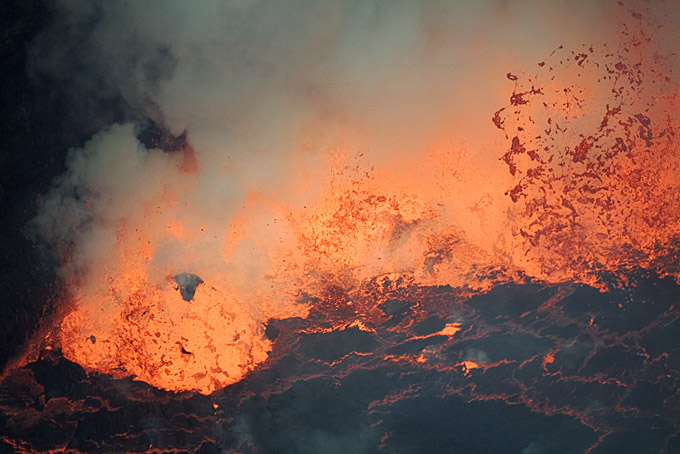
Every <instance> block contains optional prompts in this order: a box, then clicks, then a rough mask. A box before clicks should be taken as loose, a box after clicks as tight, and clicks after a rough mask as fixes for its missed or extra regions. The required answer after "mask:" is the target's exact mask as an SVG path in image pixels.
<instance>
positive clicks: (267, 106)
mask: <svg viewBox="0 0 680 454" xmlns="http://www.w3.org/2000/svg"><path fill="white" fill-rule="evenodd" d="M128 6H129V7H130V8H131V9H130V10H129V11H128V10H124V11H123V10H121V9H120V7H119V6H116V5H109V6H104V5H102V6H101V8H100V9H99V10H97V11H94V12H93V11H87V10H83V11H79V14H81V16H78V15H76V16H74V17H75V19H74V21H76V22H77V21H78V20H80V21H81V22H82V23H75V24H72V26H73V27H74V29H75V30H77V31H78V30H81V29H79V28H78V27H79V26H83V27H84V25H83V24H86V23H87V24H90V25H91V24H92V23H94V24H95V25H94V28H92V29H91V30H90V35H88V36H89V38H90V39H91V41H88V42H89V43H97V42H100V43H102V42H106V43H108V44H110V45H108V44H107V45H102V46H101V47H99V48H96V49H95V51H96V52H95V54H96V55H97V56H98V58H99V60H98V61H99V63H91V64H92V65H93V66H92V67H89V68H88V69H89V70H90V71H91V72H92V73H93V74H94V75H99V76H101V75H102V71H103V69H102V68H103V67H100V66H99V64H100V63H101V61H105V62H106V61H108V62H110V63H111V65H113V67H114V68H116V71H114V72H112V73H111V74H108V75H107V76H106V77H104V79H103V80H104V81H105V82H103V83H105V84H109V85H110V86H109V85H107V88H111V86H115V87H117V89H118V90H119V91H120V93H119V94H120V96H122V98H123V99H124V100H125V103H126V106H127V107H128V108H129V109H130V111H131V112H133V113H131V114H130V115H128V118H127V120H128V121H126V122H124V123H122V124H116V125H112V126H110V127H109V128H108V129H106V130H104V131H101V132H99V133H98V134H96V135H95V136H93V137H92V138H91V140H89V141H88V142H87V143H86V144H84V146H82V147H80V148H74V149H73V150H71V152H70V154H69V157H68V160H67V167H68V171H67V172H66V174H64V175H63V176H62V177H60V178H59V179H58V180H57V181H55V183H54V186H53V189H52V191H51V192H50V193H49V194H48V195H47V196H46V197H44V202H43V205H42V207H41V211H40V216H39V217H38V219H36V221H35V226H36V229H37V230H38V231H39V232H40V234H41V235H42V236H43V237H44V238H45V240H46V241H47V242H48V243H50V244H51V245H53V246H54V248H55V250H57V251H58V253H59V256H60V260H61V275H62V277H63V279H64V282H65V284H66V291H65V292H64V295H63V301H62V305H63V308H64V309H63V313H64V314H65V315H64V316H63V318H62V319H60V320H58V322H57V323H56V326H54V327H53V328H52V330H51V331H50V333H49V334H48V335H47V339H48V342H49V343H51V348H60V349H61V351H62V352H63V355H64V356H65V357H66V358H68V359H70V360H72V361H74V362H77V363H78V364H81V365H82V366H83V367H85V368H86V370H88V371H93V372H100V373H105V374H111V375H113V376H114V377H126V376H134V377H135V378H136V379H138V380H142V381H145V382H147V383H150V384H152V385H153V386H156V387H159V388H163V389H166V390H172V391H181V390H194V391H198V392H200V393H203V394H208V393H211V392H213V391H215V390H217V389H221V388H224V387H225V386H227V385H230V384H234V383H236V382H238V381H240V380H242V379H243V378H244V377H245V376H246V375H247V374H248V373H250V372H251V371H253V370H254V369H255V368H257V367H258V366H261V365H263V364H264V363H265V362H266V360H267V358H268V355H269V353H270V352H271V350H272V345H273V339H272V338H271V336H268V335H267V332H266V331H267V328H266V327H267V323H268V322H269V321H270V320H281V319H287V318H293V317H300V318H304V317H307V316H308V315H309V314H310V313H313V314H315V315H314V316H315V317H320V316H324V317H326V318H327V319H329V320H330V319H332V320H334V321H335V322H337V323H339V324H340V325H341V326H349V324H351V323H355V325H352V326H358V327H363V328H362V329H369V328H367V326H368V324H370V321H371V320H370V319H371V317H372V316H375V311H377V307H373V308H372V307H369V306H370V304H369V303H367V302H366V301H364V302H363V303H361V304H364V306H365V307H363V308H362V309H361V310H359V311H357V310H353V311H348V312H347V314H348V315H346V316H344V315H342V314H344V313H345V312H343V310H342V307H343V306H352V305H357V304H359V302H357V300H356V298H355V296H353V295H354V294H353V292H354V291H355V290H353V289H358V288H362V286H366V285H367V284H366V283H367V282H371V281H372V280H375V279H376V278H380V277H381V276H382V277H384V276H390V279H391V280H392V281H393V280H395V279H398V278H399V279H405V280H407V281H408V282H410V283H411V285H416V286H444V285H447V286H450V287H451V288H454V289H457V291H459V292H461V294H465V295H472V294H475V293H480V292H483V291H487V290H489V289H490V288H492V287H493V286H494V285H496V284H498V283H503V282H513V281H514V282H524V281H526V280H527V279H529V280H533V281H537V282H544V283H550V284H553V283H561V282H565V281H574V282H581V283H587V284H590V285H594V286H598V287H600V288H602V289H605V288H607V287H608V286H612V285H613V286H616V285H620V284H621V282H623V281H624V280H625V271H626V270H629V269H631V268H632V267H641V268H645V269H649V270H652V271H654V272H658V273H661V274H662V275H672V276H676V277H677V276H678V268H677V259H676V256H677V246H678V238H679V235H680V224H679V222H680V221H678V219H680V216H678V215H679V214H680V198H679V196H678V194H680V188H679V187H678V186H680V180H679V179H678V175H679V174H680V173H679V172H680V154H678V152H677V149H678V138H677V135H676V134H677V127H678V119H679V111H678V107H677V102H676V101H677V96H678V81H677V77H676V76H675V75H674V74H673V73H672V70H673V69H674V67H675V66H677V62H676V60H675V59H674V54H672V52H671V47H670V46H671V43H670V42H668V34H667V33H665V30H666V29H665V28H663V27H664V25H659V23H658V22H657V21H656V19H653V18H652V17H653V16H652V12H649V11H647V12H643V13H637V12H634V13H631V10H630V9H628V8H627V7H623V6H611V7H607V8H603V9H602V11H601V10H600V9H597V8H596V9H597V11H591V10H590V9H588V10H587V11H586V12H588V13H592V14H593V17H592V18H590V19H587V18H585V17H584V18H583V21H585V22H584V23H587V24H590V25H592V30H591V33H590V34H587V35H586V36H588V39H589V40H590V41H592V42H589V43H587V44H586V45H585V46H584V47H578V46H579V45H580V44H574V43H575V42H579V39H581V38H583V37H582V36H580V35H579V34H578V33H573V34H568V35H567V37H568V41H569V43H566V44H565V45H564V46H560V47H559V48H556V49H555V50H554V52H552V53H550V50H551V49H552V48H551V49H549V50H545V49H540V50H539V49H535V48H526V47H522V45H523V44H522V42H520V41H521V40H520V41H518V43H517V46H518V47H517V48H511V49H508V50H506V51H503V52H501V51H499V49H500V48H501V43H502V42H503V40H505V39H507V36H505V35H504V33H506V32H508V31H509V30H508V29H507V27H506V28H503V27H502V26H500V25H499V24H500V23H501V22H502V20H501V18H502V17H503V15H502V14H501V12H500V10H502V7H501V6H499V7H498V8H500V9H498V8H495V7H492V6H490V4H489V5H486V6H480V7H478V8H479V11H476V10H475V11H476V13H478V14H481V15H486V14H488V15H489V16H488V17H490V18H492V22H493V24H492V25H487V26H484V27H481V28H480V29H477V30H466V29H465V26H464V24H459V26H460V30H461V31H460V33H462V34H470V35H473V36H474V37H475V39H476V40H477V41H475V43H476V44H475V45H474V46H471V47H469V46H467V45H461V44H460V43H459V42H458V41H457V39H459V36H457V35H456V34H455V33H452V34H450V33H449V32H447V27H448V25H447V24H448V22H447V20H449V19H450V20H453V21H456V23H458V22H460V21H459V18H457V17H458V16H457V15H456V12H455V11H454V10H455V8H454V9H452V10H449V9H447V8H445V7H442V8H444V10H445V14H443V15H440V14H439V13H438V10H437V8H435V7H434V6H431V7H430V6H423V7H422V8H419V7H416V6H415V5H400V6H398V7H395V8H394V9H387V10H385V9H382V8H378V7H375V8H373V9H371V8H370V7H358V6H357V7H356V8H354V9H353V8H349V7H347V8H345V7H343V6H341V5H339V4H338V5H336V6H334V7H329V8H321V7H317V6H314V7H310V8H311V9H310V10H309V11H308V19H309V20H307V19H305V18H304V17H300V16H296V15H294V14H293V13H292V12H286V11H276V14H275V15H274V16H272V15H271V14H274V13H273V12H265V13H262V12H261V13H262V14H260V15H257V14H255V13H254V12H253V11H250V10H249V9H248V8H246V7H245V6H243V7H236V6H234V7H233V11H232V10H230V11H229V14H226V15H225V14H221V13H220V12H219V11H217V12H215V16H211V14H204V12H199V11H193V12H192V13H191V14H189V15H188V16H187V17H183V16H182V15H181V14H178V12H177V11H174V12H173V14H171V13H170V12H169V11H171V10H172V9H169V10H168V11H167V12H163V11H165V10H164V8H162V7H161V8H159V9H160V10H162V11H161V12H160V14H161V16H162V17H161V18H160V19H159V20H158V21H156V22H155V21H151V22H150V23H143V20H142V19H141V18H143V17H148V14H149V11H147V10H146V7H145V6H141V5H139V6H137V5H136V6H131V5H128ZM365 8H368V10H365ZM564 8H566V6H565V7H564ZM598 8H599V7H598ZM180 9H181V8H180ZM218 9H219V8H218ZM636 11H637V10H636ZM137 13H139V14H137ZM208 13H209V12H208ZM218 13H219V14H218ZM556 14H557V16H559V13H556ZM279 15H281V17H279ZM251 16H252V17H251ZM610 16H611V17H614V19H608V20H606V21H605V22H604V25H603V26H602V27H600V29H599V31H597V32H596V31H595V29H596V24H597V25H599V24H600V22H598V21H600V20H602V18H603V17H610ZM225 17H226V19H225ZM274 17H276V21H277V23H287V24H288V25H287V26H286V27H282V28H277V27H275V28H271V27H268V24H271V22H272V21H273V20H274ZM371 17H372V18H373V19H374V21H373V22H372V21H371V19H370V18H371ZM485 17H486V16H485ZM550 17H552V18H554V17H556V16H553V15H550ZM88 18H89V19H88ZM218 18H220V19H221V20H223V22H216V21H219V20H220V19H218ZM161 19H162V20H161ZM242 19H243V20H245V19H248V20H249V21H251V22H252V21H254V22H255V23H256V27H255V29H257V30H269V31H268V32H262V33H255V32H253V29H249V28H244V27H243V26H240V25H238V24H239V21H240V20H242ZM312 19H313V20H312ZM525 20H527V19H525ZM88 21H89V22H88ZM92 21H94V22H92ZM125 21H131V22H130V24H131V25H129V26H130V27H132V28H133V29H135V30H137V31H138V34H134V33H131V34H130V35H127V34H120V35H119V34H116V33H113V32H112V30H115V29H117V28H116V27H118V26H120V25H121V24H122V23H127V22H125ZM140 21H141V22H140ZM163 21H165V22H170V23H176V24H177V25H178V28H179V29H180V30H199V29H200V30H204V32H203V33H198V34H196V35H192V36H189V35H186V36H185V35H183V34H181V33H180V34H179V35H178V36H176V37H171V36H167V33H166V28H164V27H161V26H160V24H161V23H163ZM182 21H187V22H186V23H185V22H182ZM191 21H195V22H191ZM278 21H283V22H278ZM197 24H203V25H201V26H200V27H199V26H198V25H197ZM494 24H495V25H494ZM180 25H181V26H180ZM496 25H498V26H500V27H501V28H500V31H498V32H496V33H494V32H493V31H492V30H491V28H493V27H494V26H496ZM88 26H89V25H88ZM229 27H232V28H233V29H234V30H240V31H241V32H242V34H243V36H245V38H243V37H242V36H241V35H240V34H239V33H226V34H225V35H224V36H222V35H220V34H219V33H215V32H217V31H221V30H224V29H229ZM369 30H370V31H369ZM81 31H82V30H81ZM277 34H282V35H283V36H278V35H277ZM574 35H579V36H574ZM49 36H50V35H49V33H48V34H46V35H45V37H44V38H43V39H49ZM75 36H78V34H77V33H76V34H75ZM216 36H217V37H218V38H216ZM362 39H366V43H368V44H367V45H366V46H363V45H359V44H361V43H363V41H362ZM107 40H111V41H107ZM135 40H143V41H142V42H138V41H135ZM608 40H609V41H608ZM131 43H132V44H134V45H131ZM67 44H68V45H73V43H72V42H69V43H67ZM581 44H582V42H581ZM64 46H66V45H64ZM85 46H86V47H87V46H88V45H85ZM135 46H137V47H135ZM66 47H68V46H66ZM534 47H535V46H534ZM556 47H557V46H556ZM520 48H521V49H520ZM115 49H118V50H115ZM120 49H128V51H124V50H120ZM135 49H137V50H135ZM397 50H398V51H397ZM480 50H485V51H488V52H491V53H495V54H498V55H500V56H501V57H502V58H500V59H498V60H496V61H490V59H488V58H482V57H479V55H478V51H480ZM80 51H81V52H87V55H90V53H91V52H93V49H91V48H89V47H87V48H86V49H85V50H83V49H80ZM121 52H122V54H121ZM126 52H131V53H134V52H138V53H136V54H134V56H135V58H134V59H133V58H130V55H127V54H126ZM281 55H284V56H285V58H282V57H281ZM520 55H524V56H523V57H521V58H520ZM515 58H516V60H517V62H516V61H514V59H515ZM491 60H492V59H491ZM131 61H132V62H135V63H130V62H131ZM124 62H127V63H125V64H127V65H132V66H131V67H128V68H127V70H124V68H125V65H124V64H123V63H124ZM520 62H521V63H520ZM104 66H106V65H104ZM466 66H467V67H468V68H469V69H470V70H469V71H468V70H466V71H462V70H461V68H464V67H466ZM518 66H519V67H521V68H529V69H524V70H523V71H522V72H517V71H516V68H518ZM46 67H47V63H43V64H42V66H41V65H40V64H38V70H43V71H48V69H46ZM360 68H363V69H360ZM61 69H62V70H63V68H61ZM59 70H60V68H59V67H57V68H54V67H52V68H49V71H56V72H57V73H58V72H59ZM161 70H167V73H161V74H160V75H159V74H156V73H157V72H158V71H161ZM508 70H511V71H512V72H511V73H508ZM506 74H507V76H506ZM484 84H486V85H484ZM83 90H86V88H84V89H83ZM472 93H475V94H474V96H473V95H472ZM88 94H91V93H88ZM508 99H509V101H508ZM503 105H505V107H502V108H501V109H500V110H498V107H499V106H503ZM494 111H495V114H494V113H493V112H494ZM149 118H150V119H152V120H149ZM150 125H151V126H150ZM159 125H160V126H159ZM494 126H495V127H494ZM154 128H155V129H154ZM150 137H152V138H153V137H156V139H154V140H151V139H149V138H150ZM159 138H160V139H159ZM321 300H323V301H326V302H328V301H332V302H333V304H332V305H331V306H320V305H319V304H320V303H319V301H321ZM322 308H325V309H323V310H322ZM324 311H326V312H324ZM320 314H321V315H320ZM323 314H325V315H323ZM357 314H361V316H359V315H357ZM340 325H339V326H340ZM448 329H449V331H447V332H448V333H455V332H456V327H455V326H454V325H451V326H449V327H448ZM466 367H467V369H470V370H471V369H474V368H475V367H481V366H479V364H478V363H477V362H474V361H472V360H468V361H467V364H466Z"/></svg>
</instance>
